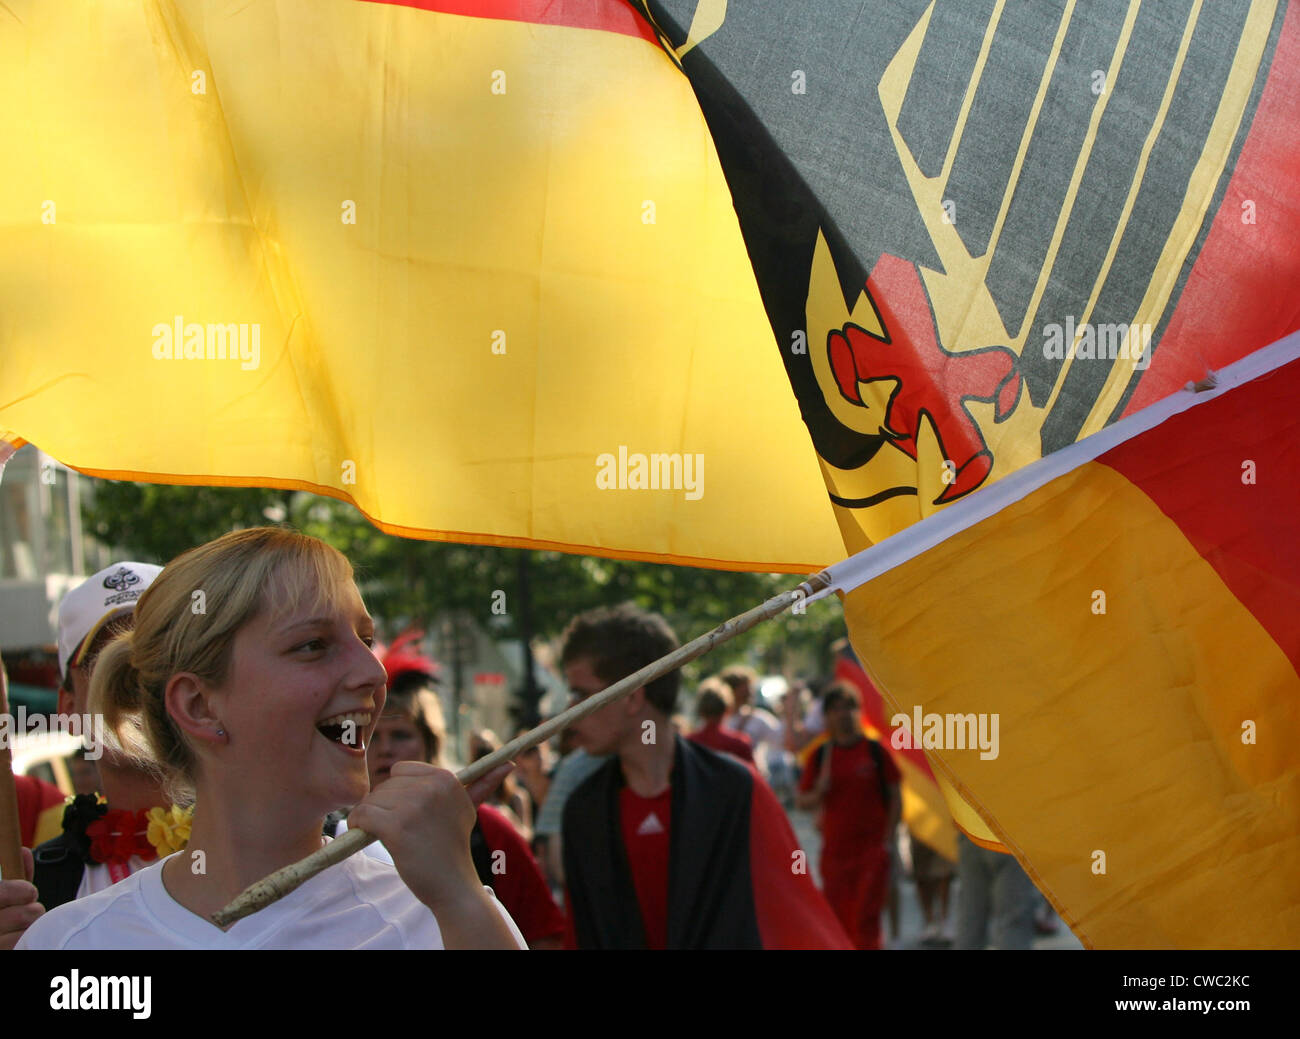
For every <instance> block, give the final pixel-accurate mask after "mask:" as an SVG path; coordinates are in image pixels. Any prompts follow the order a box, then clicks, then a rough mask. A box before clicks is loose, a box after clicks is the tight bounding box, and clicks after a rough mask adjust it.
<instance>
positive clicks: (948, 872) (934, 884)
mask: <svg viewBox="0 0 1300 1039" xmlns="http://www.w3.org/2000/svg"><path fill="white" fill-rule="evenodd" d="M911 847H912V876H913V878H914V879H915V880H916V894H917V897H918V898H919V899H920V900H921V912H922V913H923V914H924V915H925V930H924V931H923V932H922V934H921V944H922V945H934V946H941V947H944V948H947V947H948V946H951V945H952V942H953V935H952V930H951V929H950V928H949V926H948V893H949V890H950V888H951V886H952V878H953V874H954V873H956V869H955V868H954V867H953V864H952V863H951V862H949V861H948V860H947V859H946V858H944V857H943V856H942V855H940V854H939V853H938V852H937V851H935V850H934V849H933V848H931V847H930V846H929V845H928V844H926V843H925V842H924V841H922V840H920V839H919V838H917V836H916V835H915V834H913V835H912V840H911Z"/></svg>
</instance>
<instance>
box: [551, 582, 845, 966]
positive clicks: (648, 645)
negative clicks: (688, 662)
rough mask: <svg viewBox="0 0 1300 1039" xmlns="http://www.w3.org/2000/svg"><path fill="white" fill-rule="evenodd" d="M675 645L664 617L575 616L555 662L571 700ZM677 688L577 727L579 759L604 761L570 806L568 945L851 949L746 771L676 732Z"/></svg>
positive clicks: (627, 611) (674, 682)
mask: <svg viewBox="0 0 1300 1039" xmlns="http://www.w3.org/2000/svg"><path fill="white" fill-rule="evenodd" d="M676 648H677V638H676V636H675V635H674V634H673V632H672V629H671V628H669V626H668V624H667V622H665V621H664V619H663V618H662V617H660V616H658V615H657V614H652V613H646V612H645V611H643V610H640V609H638V608H637V607H635V606H633V605H632V604H630V603H628V604H624V605H623V606H619V607H614V608H610V609H599V610H593V611H590V612H589V613H585V614H582V615H581V616H579V617H577V618H575V619H574V621H573V622H572V623H571V624H570V625H569V628H568V630H567V631H566V633H565V637H564V648H563V649H562V651H561V654H560V663H561V666H562V667H563V669H564V675H565V678H566V679H567V681H568V683H569V688H570V689H571V690H572V693H573V698H574V700H575V701H579V700H583V699H585V698H587V697H589V696H593V695H594V694H596V693H598V692H600V691H601V690H603V689H605V688H606V687H607V686H610V685H612V684H613V683H615V682H617V681H619V680H620V679H622V678H624V677H626V676H627V675H630V674H632V673H634V672H636V671H638V670H640V669H641V668H642V667H645V666H646V665H647V664H650V663H652V662H653V661H655V660H657V659H659V658H660V657H662V656H664V655H666V654H667V653H670V652H671V651H672V650H674V649H676ZM679 681H680V673H679V672H677V671H673V672H671V673H669V674H666V675H662V676H660V677H659V678H657V679H655V680H654V681H652V682H649V683H647V684H646V685H645V686H643V687H641V688H639V689H635V690H633V691H632V692H630V693H628V694H627V695H626V696H625V697H623V698H622V699H621V700H618V701H616V702H615V703H612V704H609V705H607V706H605V707H603V708H602V709H601V710H599V711H596V712H594V713H593V714H590V715H588V716H587V717H586V718H583V719H582V720H580V721H578V722H576V723H575V724H574V725H573V732H574V734H575V737H576V740H577V742H578V745H579V746H581V747H582V748H583V749H584V750H585V751H587V753H589V754H594V755H611V757H610V758H609V760H608V761H606V762H605V763H604V764H603V765H601V766H600V768H598V769H597V770H596V771H595V772H594V773H592V775H590V776H589V777H588V778H587V779H586V780H584V781H583V782H582V783H581V784H580V785H579V786H578V787H577V788H576V789H575V790H574V791H573V793H572V794H570V795H569V798H568V800H567V801H566V802H565V806H564V814H563V823H562V841H561V847H562V849H563V855H564V876H565V885H566V902H567V904H568V907H569V925H568V930H567V933H566V941H565V944H566V946H567V947H569V948H581V949H761V948H850V947H851V944H850V942H849V941H848V936H847V935H845V934H844V931H843V928H841V927H840V925H839V924H838V922H837V921H836V920H835V916H834V914H833V913H832V912H831V911H830V907H829V906H827V904H826V901H825V899H824V898H822V896H821V894H820V892H818V891H817V889H816V886H815V885H814V884H813V883H812V879H811V877H810V876H809V874H808V871H807V868H806V865H805V861H806V860H805V858H804V853H803V852H802V851H801V850H800V849H799V845H798V842H797V841H796V840H795V836H794V831H793V830H791V828H790V823H789V820H787V819H786V817H785V813H784V812H783V811H782V809H781V806H780V804H779V803H778V802H777V800H776V797H775V795H774V794H773V793H772V791H771V790H770V789H769V788H768V786H767V784H766V783H764V782H763V780H762V779H761V778H760V777H759V776H758V773H757V772H755V771H754V769H753V766H751V765H746V764H744V763H743V762H741V761H738V760H737V759H735V758H733V757H731V756H730V755H727V754H719V753H716V752H715V751H712V750H709V749H708V748H707V747H703V746H701V745H699V744H698V743H695V742H692V741H690V740H686V739H683V738H682V737H681V736H680V735H678V733H677V732H676V731H675V730H674V729H673V727H672V723H671V721H670V719H671V717H672V713H673V708H674V705H675V703H676V700H677V688H678V683H679Z"/></svg>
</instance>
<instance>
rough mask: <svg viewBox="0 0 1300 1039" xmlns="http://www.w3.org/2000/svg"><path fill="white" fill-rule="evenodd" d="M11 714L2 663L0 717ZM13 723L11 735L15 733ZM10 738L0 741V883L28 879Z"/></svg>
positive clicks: (0, 674)
mask: <svg viewBox="0 0 1300 1039" xmlns="http://www.w3.org/2000/svg"><path fill="white" fill-rule="evenodd" d="M8 713H9V679H8V677H7V676H6V675H5V669H4V665H3V664H0V715H6V714H8ZM13 731H14V729H13V722H12V720H11V721H10V724H9V727H8V732H9V733H10V734H12V733H13ZM11 742H12V740H11V739H10V738H9V737H6V738H4V739H0V880H26V879H27V874H26V872H25V871H24V870H23V851H22V848H23V836H22V822H21V820H20V819H19V818H18V789H17V787H16V785H15V784H14V761H13V751H11V750H10V748H9V745H10V743H11Z"/></svg>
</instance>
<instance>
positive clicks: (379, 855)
mask: <svg viewBox="0 0 1300 1039" xmlns="http://www.w3.org/2000/svg"><path fill="white" fill-rule="evenodd" d="M347 832H348V821H347V820H346V819H340V820H339V827H338V829H337V830H335V831H334V836H335V837H336V838H338V837H342V836H343V835H344V834H345V833H347ZM361 854H363V855H369V856H370V857H371V858H373V859H378V860H379V861H380V862H387V863H388V864H389V865H390V866H393V868H396V863H394V862H393V853H392V852H391V851H389V850H388V849H387V848H385V847H384V842H383V841H373V842H371V843H370V844H367V845H366V846H365V847H364V848H362V849H361Z"/></svg>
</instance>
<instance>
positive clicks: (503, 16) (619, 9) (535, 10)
mask: <svg viewBox="0 0 1300 1039" xmlns="http://www.w3.org/2000/svg"><path fill="white" fill-rule="evenodd" d="M365 2H367V3H378V4H390V5H392V6H394V7H417V8H419V9H420V10H422V11H438V12H440V13H442V14H459V15H465V16H467V17H470V18H495V19H498V20H500V21H508V22H532V23H534V24H537V25H567V26H569V27H570V28H574V29H600V30H601V31H603V32H613V33H619V34H620V35H623V36H639V37H641V39H643V40H646V41H648V42H649V43H653V44H654V45H655V46H656V47H657V46H658V45H659V41H658V39H657V38H656V36H655V33H654V30H653V29H651V28H650V26H649V25H648V24H646V22H645V20H644V19H642V18H641V17H640V16H639V15H638V14H637V13H636V12H635V11H634V10H632V8H631V7H629V6H628V5H627V4H625V3H623V2H622V0H365Z"/></svg>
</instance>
